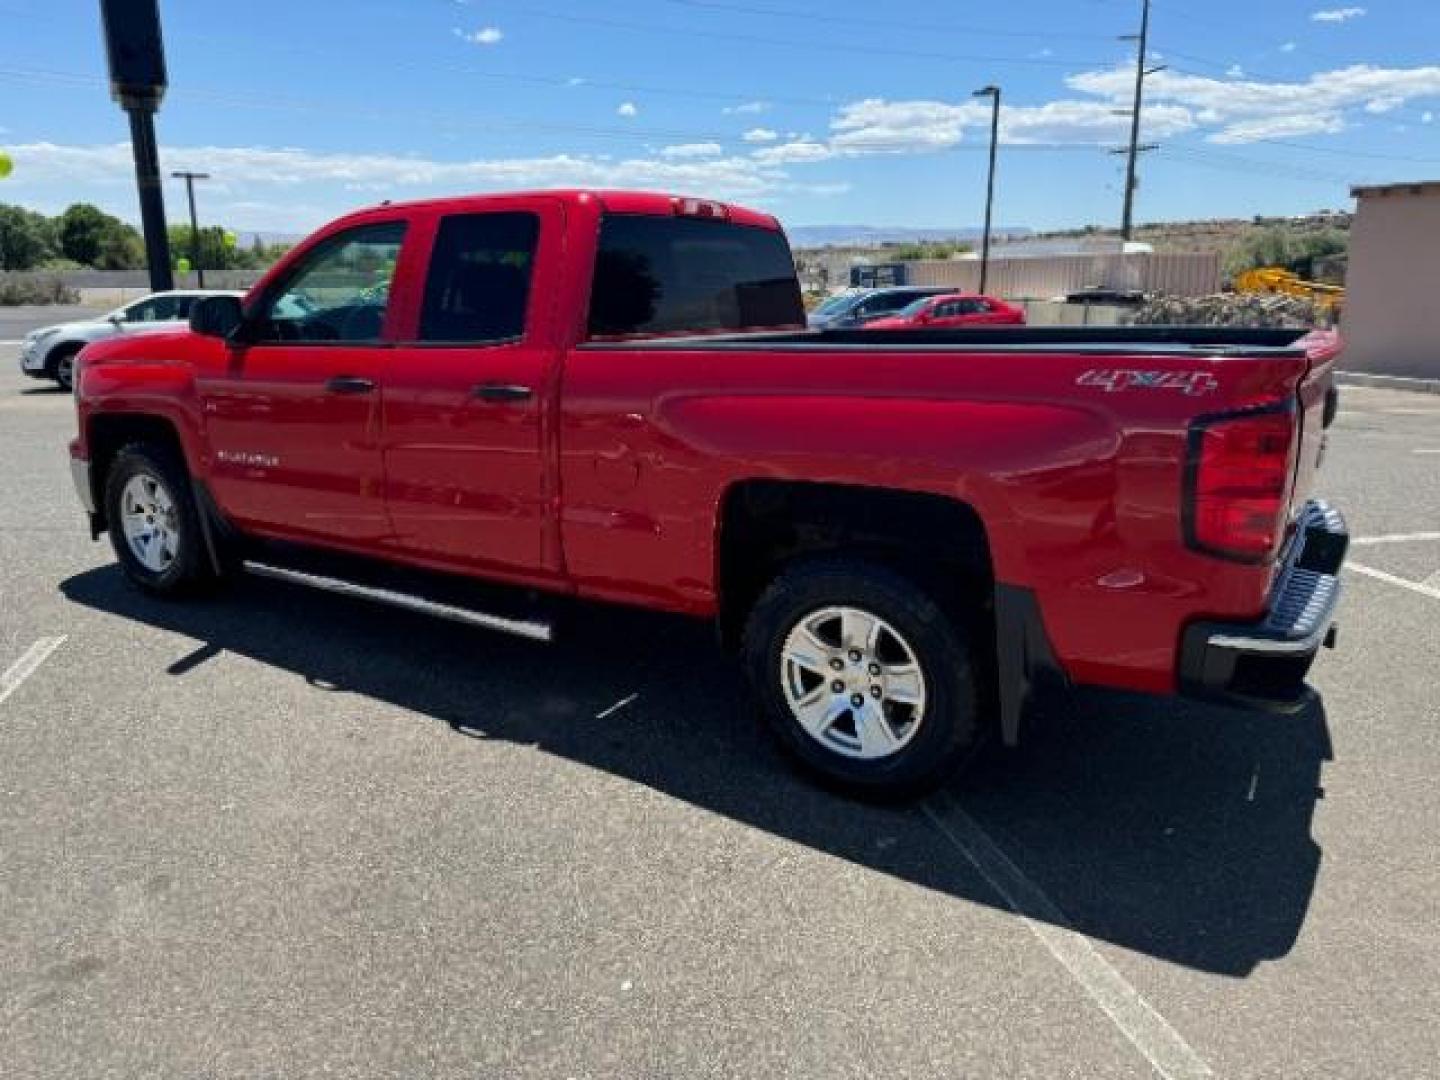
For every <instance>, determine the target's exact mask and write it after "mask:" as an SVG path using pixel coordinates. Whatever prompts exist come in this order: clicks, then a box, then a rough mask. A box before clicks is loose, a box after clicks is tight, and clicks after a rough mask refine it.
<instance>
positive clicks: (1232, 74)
mask: <svg viewBox="0 0 1440 1080" xmlns="http://www.w3.org/2000/svg"><path fill="white" fill-rule="evenodd" d="M1225 74H1226V76H1227V77H1229V78H1231V79H1243V78H1244V77H1245V69H1244V68H1242V67H1241V66H1240V65H1239V64H1231V65H1230V66H1229V67H1228V68H1226V69H1225Z"/></svg>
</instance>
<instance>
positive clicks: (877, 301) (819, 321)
mask: <svg viewBox="0 0 1440 1080" xmlns="http://www.w3.org/2000/svg"><path fill="white" fill-rule="evenodd" d="M954 291H955V290H954V288H953V287H952V288H945V287H943V286H924V285H897V286H895V287H893V288H888V289H853V290H851V291H850V292H844V293H841V294H840V295H839V296H832V297H831V298H830V299H829V300H826V301H825V302H824V303H823V304H821V305H820V306H819V307H818V308H816V309H815V310H814V311H812V312H811V313H810V319H809V321H810V325H811V326H813V327H815V328H817V329H821V330H844V329H845V328H846V327H852V326H863V325H864V324H865V323H867V322H869V321H870V320H871V319H883V318H885V317H886V316H887V315H894V314H897V313H898V312H899V311H900V309H901V308H905V307H908V306H909V305H911V304H913V303H914V302H915V301H916V300H923V299H925V298H926V297H930V296H945V295H947V294H948V293H952V292H954Z"/></svg>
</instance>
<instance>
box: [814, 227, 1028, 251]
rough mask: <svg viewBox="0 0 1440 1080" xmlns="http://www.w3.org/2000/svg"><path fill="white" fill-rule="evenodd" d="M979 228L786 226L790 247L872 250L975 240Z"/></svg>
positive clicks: (1000, 230)
mask: <svg viewBox="0 0 1440 1080" xmlns="http://www.w3.org/2000/svg"><path fill="white" fill-rule="evenodd" d="M983 231H984V230H983V229H981V228H980V227H979V226H974V225H967V226H960V227H951V228H946V227H944V226H940V225H936V226H925V227H920V228H904V227H901V226H879V225H796V226H794V227H788V226H787V227H786V229H785V232H786V233H787V234H788V235H789V237H790V246H791V247H795V248H823V247H858V248H873V247H880V246H881V245H883V244H910V243H917V242H922V241H925V242H936V241H945V240H968V241H975V240H979V239H980V236H981V234H982V233H983ZM1033 232H1034V230H1033V229H1029V228H1025V227H1024V226H1017V225H1003V226H1001V225H997V226H995V228H994V229H993V230H992V233H993V235H995V236H1015V237H1020V236H1029V235H1031V234H1032V233H1033Z"/></svg>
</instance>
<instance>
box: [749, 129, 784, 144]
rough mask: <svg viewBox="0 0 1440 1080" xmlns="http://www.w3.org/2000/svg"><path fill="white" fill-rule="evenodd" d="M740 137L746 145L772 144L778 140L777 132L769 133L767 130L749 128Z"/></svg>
mask: <svg viewBox="0 0 1440 1080" xmlns="http://www.w3.org/2000/svg"><path fill="white" fill-rule="evenodd" d="M740 137H741V138H742V139H744V140H745V141H746V142H748V143H767V142H774V141H775V140H776V139H778V138H780V133H779V132H778V131H771V130H770V129H769V128H763V127H757V128H751V129H750V130H749V131H747V132H745V134H744V135H741V136H740Z"/></svg>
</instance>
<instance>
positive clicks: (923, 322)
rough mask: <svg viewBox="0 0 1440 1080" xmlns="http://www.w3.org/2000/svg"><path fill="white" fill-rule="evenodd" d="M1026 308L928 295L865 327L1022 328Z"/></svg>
mask: <svg viewBox="0 0 1440 1080" xmlns="http://www.w3.org/2000/svg"><path fill="white" fill-rule="evenodd" d="M1024 325H1025V309H1024V308H1019V307H1016V306H1015V305H1013V304H1007V303H1005V301H1003V300H996V299H995V298H994V297H993V296H980V295H978V294H976V293H952V294H950V295H948V296H927V297H925V298H924V299H921V300H916V301H915V302H914V303H913V304H910V305H909V306H908V307H904V308H901V309H900V310H899V311H898V312H897V313H896V314H894V315H890V316H888V317H886V318H884V319H874V320H872V321H871V322H867V323H866V324H865V329H866V330H921V329H924V330H938V329H942V328H945V327H951V326H1024Z"/></svg>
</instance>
